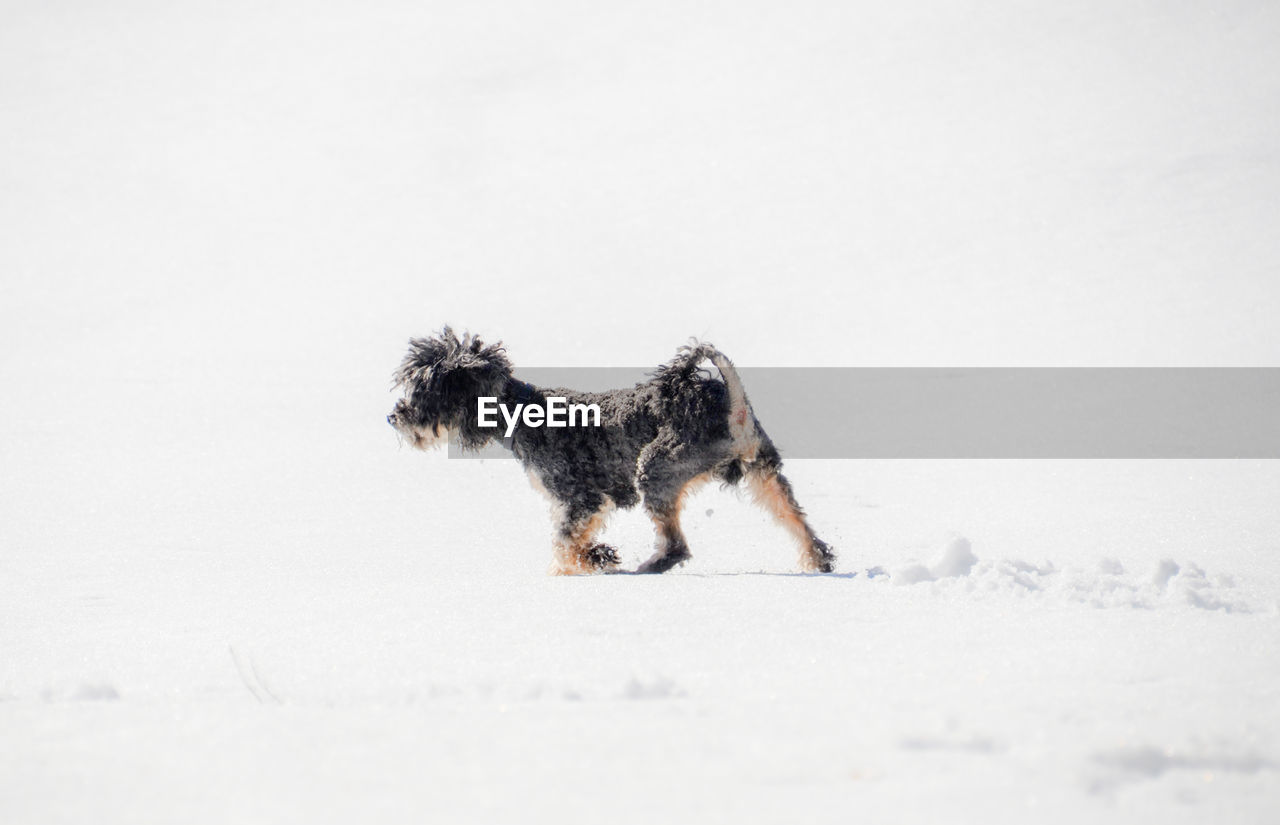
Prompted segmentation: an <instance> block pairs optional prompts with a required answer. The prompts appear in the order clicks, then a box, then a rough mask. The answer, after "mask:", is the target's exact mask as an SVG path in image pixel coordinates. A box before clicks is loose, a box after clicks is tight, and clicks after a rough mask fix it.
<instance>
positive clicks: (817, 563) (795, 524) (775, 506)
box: [747, 472, 825, 573]
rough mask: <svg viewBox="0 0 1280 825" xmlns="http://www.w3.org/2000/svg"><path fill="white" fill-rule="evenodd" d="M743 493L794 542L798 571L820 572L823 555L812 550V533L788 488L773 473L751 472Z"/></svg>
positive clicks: (815, 548) (814, 549)
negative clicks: (798, 565)
mask: <svg viewBox="0 0 1280 825" xmlns="http://www.w3.org/2000/svg"><path fill="white" fill-rule="evenodd" d="M747 489H748V490H750V492H751V498H752V499H753V500H754V501H755V503H756V504H758V505H760V506H761V507H763V508H764V509H765V510H766V511H767V512H768V513H769V515H771V516H773V517H774V519H775V520H776V521H777V522H778V523H779V524H780V525H782V527H783V528H784V529H785V530H786V531H787V532H788V533H789V534H790V535H791V537H792V538H793V539H794V540H795V542H796V545H797V546H798V547H799V550H800V569H801V570H804V571H805V572H810V573H811V572H814V571H817V570H821V569H822V567H823V564H824V561H825V560H824V558H823V554H822V553H821V552H820V551H819V550H818V548H817V547H815V546H814V538H815V537H814V533H813V529H812V528H811V527H809V522H808V521H806V520H805V517H804V510H801V509H800V505H799V504H797V503H796V500H795V496H794V495H792V493H791V489H790V485H787V484H786V482H784V481H781V480H779V477H778V476H777V475H775V474H773V473H754V472H753V473H747Z"/></svg>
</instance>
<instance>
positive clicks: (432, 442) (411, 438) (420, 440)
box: [387, 414, 449, 450]
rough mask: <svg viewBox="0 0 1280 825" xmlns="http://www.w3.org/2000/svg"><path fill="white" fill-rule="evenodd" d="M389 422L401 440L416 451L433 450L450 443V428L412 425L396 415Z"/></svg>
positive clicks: (439, 425)
mask: <svg viewBox="0 0 1280 825" xmlns="http://www.w3.org/2000/svg"><path fill="white" fill-rule="evenodd" d="M387 420H388V422H389V423H390V424H391V426H392V427H394V428H395V430H396V435H398V436H400V440H401V441H402V442H403V443H406V444H408V445H409V446H410V447H413V448H414V449H416V450H431V449H435V448H436V447H440V446H442V445H445V444H448V443H449V428H448V427H446V426H444V425H442V424H436V425H434V426H432V425H430V424H427V425H419V424H410V423H409V422H407V421H404V420H403V419H401V418H400V417H399V416H397V415H395V414H392V415H391V416H389V417H388V419H387Z"/></svg>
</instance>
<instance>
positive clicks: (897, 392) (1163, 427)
mask: <svg viewBox="0 0 1280 825" xmlns="http://www.w3.org/2000/svg"><path fill="white" fill-rule="evenodd" d="M707 366H708V367H709V365H707ZM738 372H739V374H740V375H741V377H742V382H743V384H744V385H745V387H746V391H747V397H748V399H749V400H750V402H751V406H752V408H753V409H754V410H755V413H756V417H757V418H758V419H759V421H760V424H761V426H762V427H763V429H764V431H765V432H766V433H768V434H769V436H770V438H772V439H773V441H774V443H775V444H777V445H778V448H779V450H781V452H782V455H783V457H784V458H1280V368H1043V369H1040V368H971V369H935V368H906V369H903V368H768V367H761V368H751V367H740V368H739V369H738ZM646 373H647V370H644V369H638V368H632V369H628V368H617V369H615V368H538V369H519V370H517V375H518V377H519V378H521V379H522V380H525V381H529V382H531V383H534V384H536V385H538V386H540V387H571V388H573V389H576V390H583V391H593V392H598V391H602V390H607V389H617V388H621V387H631V386H634V385H635V384H636V383H637V382H640V381H644V380H645V379H646ZM711 375H713V376H714V375H716V373H715V370H714V369H711ZM450 455H451V456H454V455H456V456H459V457H461V456H466V455H470V456H476V457H498V456H509V455H510V453H508V452H507V451H506V450H503V449H502V448H501V447H499V446H497V445H496V444H495V445H491V448H490V449H487V450H485V451H482V452H481V453H479V454H475V453H472V454H464V453H461V452H459V451H455V450H453V449H452V448H451V449H450Z"/></svg>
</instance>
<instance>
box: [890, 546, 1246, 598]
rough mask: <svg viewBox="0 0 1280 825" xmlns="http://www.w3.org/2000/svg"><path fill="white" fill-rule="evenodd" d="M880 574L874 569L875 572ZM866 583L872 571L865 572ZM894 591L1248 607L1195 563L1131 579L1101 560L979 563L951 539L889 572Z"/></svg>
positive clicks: (1169, 565)
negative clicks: (913, 588)
mask: <svg viewBox="0 0 1280 825" xmlns="http://www.w3.org/2000/svg"><path fill="white" fill-rule="evenodd" d="M874 569H875V570H879V568H874ZM868 574H869V577H870V578H874V576H872V575H871V571H868ZM889 580H890V581H892V582H893V583H894V584H897V585H904V586H909V585H917V584H923V583H932V584H933V586H934V588H935V589H936V590H938V591H939V592H941V591H947V590H954V589H956V588H961V589H963V590H966V591H971V592H986V593H1009V594H1016V595H1019V596H1022V595H1027V594H1032V593H1035V594H1049V595H1051V596H1054V597H1057V598H1059V599H1061V600H1064V601H1069V602H1081V603H1085V604H1090V605H1093V606H1094V607H1136V608H1143V609H1151V608H1154V607H1156V606H1157V605H1161V604H1173V605H1178V604H1186V605H1190V606H1192V607H1196V608H1200V609H1202V610H1221V611H1224V612H1227V613H1251V612H1253V609H1252V607H1251V606H1250V605H1249V604H1248V603H1247V602H1246V601H1245V600H1244V598H1243V597H1242V596H1241V595H1240V594H1239V593H1238V592H1237V591H1236V583H1235V580H1234V579H1233V578H1232V577H1231V576H1228V575H1214V576H1212V577H1211V576H1209V574H1207V573H1206V572H1205V571H1204V569H1203V568H1201V567H1199V566H1198V565H1196V564H1194V563H1190V562H1188V563H1186V564H1178V563H1177V562H1175V561H1174V560H1172V559H1162V560H1161V561H1160V562H1158V563H1157V564H1156V566H1155V569H1154V570H1152V571H1151V572H1149V573H1147V574H1146V575H1141V574H1130V573H1129V572H1128V571H1127V570H1126V569H1125V567H1124V565H1123V564H1121V563H1120V561H1118V560H1117V559H1112V558H1104V559H1102V560H1100V561H1099V562H1098V563H1097V564H1096V565H1095V566H1094V567H1093V568H1082V567H1071V566H1068V567H1063V568H1061V569H1060V568H1059V567H1058V566H1057V565H1055V564H1053V563H1052V562H1049V561H1046V562H1043V563H1041V564H1033V563H1031V562H1027V561H1023V560H1021V559H999V560H995V561H983V560H980V559H979V558H978V557H977V555H976V554H975V553H974V552H973V548H972V546H971V545H970V543H969V540H968V539H966V538H964V537H963V536H957V537H955V538H952V539H950V540H949V541H948V542H947V543H946V544H945V545H944V546H943V547H942V549H941V550H940V551H939V553H938V556H937V558H936V559H935V560H934V562H933V563H932V564H930V565H925V564H922V563H919V562H914V563H911V564H907V565H905V566H903V567H900V568H898V569H896V570H894V571H892V572H891V573H890V575H889Z"/></svg>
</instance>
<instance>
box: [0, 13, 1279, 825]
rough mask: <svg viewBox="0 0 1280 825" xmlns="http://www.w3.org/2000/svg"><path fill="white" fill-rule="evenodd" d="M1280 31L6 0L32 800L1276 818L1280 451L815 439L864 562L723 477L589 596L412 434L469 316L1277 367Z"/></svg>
mask: <svg viewBox="0 0 1280 825" xmlns="http://www.w3.org/2000/svg"><path fill="white" fill-rule="evenodd" d="M1277 42H1280V11H1278V10H1277V7H1276V6H1275V5H1274V4H1270V3H1265V2H1215V3H1211V4H1194V3H1174V2H1167V3H1147V2H1136V0H1134V1H1132V2H1131V1H1130V0H1124V1H1123V2H1105V3H1104V2H1088V3H1076V4H1067V5H1065V6H1064V5H1062V4H1055V3H1030V2H1025V3H1023V2H1020V3H999V4H990V3H960V2H935V3H912V4H883V3H877V4H861V3H809V2H791V3H785V4H754V3H733V4H729V3H700V4H693V3H661V2H653V1H652V0H650V1H649V2H644V3H605V4H601V3H585V2H584V3H569V2H559V0H555V1H554V2H541V3H514V2H505V3H499V2H479V3H469V4H463V5H460V4H446V3H424V2H416V3H290V2H256V3H234V2H218V3H214V2H208V3H148V2H114V3H109V4H102V3H77V2H57V3H50V2H21V1H18V2H7V3H4V4H3V5H2V6H0V278H2V279H3V280H2V281H0V386H3V387H4V391H3V392H2V393H0V424H3V427H4V433H3V439H4V449H3V461H2V465H0V466H2V469H0V819H3V820H5V821H6V822H15V823H25V822H63V821H65V822H84V821H96V822H130V823H136V822H170V821H184V822H198V821H209V822H214V821H292V822H317V821H343V822H349V821H353V820H356V819H366V820H374V821H405V822H421V821H427V820H429V819H431V818H433V817H434V818H436V819H437V820H438V821H443V820H445V819H447V820H451V821H458V820H463V819H484V820H495V821H516V820H542V819H546V820H552V819H554V820H558V821H566V820H568V821H599V820H600V819H602V818H607V819H610V820H618V821H629V820H637V821H640V820H646V819H647V820H652V819H653V818H655V817H663V818H666V819H668V820H675V821H708V820H712V821H714V820H717V819H719V820H722V821H734V822H741V821H748V820H762V821H764V820H774V821H794V820H796V819H798V818H804V819H807V820H809V821H833V822H837V821H838V822H844V821H850V820H853V819H855V818H859V819H871V820H877V819H879V820H893V821H921V822H930V821H937V820H938V819H939V818H944V817H945V818H950V819H968V820H979V819H981V820H993V821H1009V822H1024V821H1028V819H1031V818H1034V819H1036V820H1037V821H1075V820H1080V819H1085V818H1088V819H1090V820H1096V819H1108V818H1110V819H1114V820H1117V821H1121V820H1123V821H1134V820H1135V819H1137V818H1142V819H1157V818H1159V819H1162V820H1169V821H1203V820H1205V819H1209V818H1211V817H1212V818H1222V819H1225V820H1229V821H1232V822H1246V821H1257V822H1262V821H1266V820H1267V819H1268V818H1269V817H1270V816H1272V815H1273V813H1274V811H1275V810H1276V809H1277V806H1278V805H1280V775H1278V774H1277V769H1278V768H1277V766H1278V765H1280V714H1278V713H1277V710H1276V708H1277V707H1280V703H1278V700H1280V695H1277V688H1276V687H1275V686H1276V684H1277V677H1280V656H1277V654H1276V652H1275V651H1276V650H1277V644H1278V643H1280V625H1277V617H1278V615H1280V605H1278V599H1280V555H1278V552H1280V516H1277V514H1276V513H1277V510H1276V507H1275V502H1276V501H1277V500H1280V498H1278V497H1277V494H1280V469H1278V468H1277V466H1276V464H1275V462H1266V461H1212V462H1207V461H1206V462H1185V461H1183V462H1179V461H1156V462H1141V463H1139V462H1048V461H1046V462H925V461H912V462H905V461H903V462H893V461H884V462H795V463H793V464H792V465H789V473H790V475H791V476H792V478H793V481H794V482H795V484H796V487H797V493H798V496H799V497H800V499H801V501H802V503H803V504H804V505H805V506H806V507H807V509H808V510H809V511H810V514H811V516H812V520H813V522H814V524H815V526H816V528H817V529H818V531H819V533H820V534H821V535H823V536H824V537H826V538H827V539H828V540H829V541H831V542H832V543H833V544H834V545H835V546H836V547H837V549H838V550H839V552H840V553H841V561H840V564H839V567H838V575H836V576H831V577H797V576H792V575H787V574H789V573H791V572H793V571H794V570H795V564H794V556H793V551H792V550H791V549H790V548H789V547H787V546H786V542H785V537H784V536H783V535H782V533H781V532H780V531H777V530H775V529H774V528H772V527H771V526H770V525H768V524H767V523H766V522H765V521H764V519H763V517H762V516H760V515H759V514H758V513H755V512H753V511H752V510H751V509H750V508H749V507H748V506H747V505H746V504H745V503H742V502H740V501H738V500H736V499H735V497H734V496H733V495H732V494H731V493H723V492H719V491H715V490H710V491H707V492H706V493H704V494H701V495H700V496H698V497H697V498H695V499H694V500H693V501H692V502H691V504H690V506H689V510H688V513H689V515H688V518H687V519H686V526H687V530H688V532H689V535H690V541H691V544H692V546H693V550H694V558H693V560H692V561H691V562H689V563H688V564H687V565H686V566H684V567H683V568H681V569H679V570H677V571H673V573H672V574H669V575H666V576H662V577H658V578H652V579H649V578H646V579H638V578H635V577H592V578H575V579H558V578H550V577H547V576H546V575H545V570H546V567H547V564H548V562H549V560H550V546H549V540H548V539H549V531H550V527H549V523H548V522H547V519H546V515H545V512H544V510H545V505H544V504H543V502H542V501H541V500H540V499H539V498H538V497H537V495H536V494H535V493H533V492H532V491H531V490H529V488H528V485H527V483H526V482H525V480H524V478H523V475H522V474H521V473H520V471H519V469H518V467H517V466H515V465H514V464H512V463H511V462H485V463H484V464H480V463H477V462H462V461H448V460H446V459H445V458H444V457H443V456H442V455H439V454H435V455H426V456H424V455H421V454H417V453H413V452H411V451H409V450H407V449H398V448H397V442H396V439H395V436H394V434H393V433H392V431H391V430H390V428H388V427H387V426H386V423H385V421H384V417H385V415H386V413H387V412H388V411H389V410H390V407H391V405H392V403H393V401H394V399H393V397H392V396H391V395H390V394H389V393H388V391H387V390H388V386H389V383H390V381H389V376H390V373H391V370H392V369H393V368H394V367H395V365H396V364H397V363H398V361H399V358H400V356H401V354H402V352H403V347H404V343H405V341H406V339H407V338H408V337H410V336H412V335H425V334H428V333H430V332H431V331H433V330H435V329H438V328H439V327H440V326H441V325H442V324H444V323H446V322H448V323H452V324H454V325H455V326H457V327H458V328H459V329H462V328H466V329H470V330H472V331H475V332H478V333H481V334H484V335H487V336H490V337H492V338H501V339H503V340H505V341H506V342H507V345H508V348H509V352H510V355H511V357H512V358H513V360H514V361H515V363H516V364H517V367H518V366H519V365H521V364H525V365H531V366H533V365H537V366H550V365H556V366H561V365H594V366H636V365H645V364H656V363H658V362H660V361H663V360H666V359H667V358H668V357H670V355H671V354H672V352H673V351H674V349H675V348H676V347H677V346H678V345H680V344H682V343H684V342H685V341H686V340H687V339H688V337H689V336H691V335H697V336H700V337H703V338H706V339H707V340H710V341H712V342H714V343H715V344H716V345H718V346H719V347H720V348H722V349H723V350H725V351H726V352H727V353H729V354H730V355H731V356H732V357H733V358H734V359H735V360H736V361H737V362H738V363H739V364H741V365H749V366H913V365H914V366H952V365H954V366H997V365H999V366H1064V365H1070V366H1120V365H1123V366H1245V365H1249V366H1276V365H1277V362H1278V360H1280V334H1277V331H1276V330H1277V324H1276V318H1277V317H1278V316H1280V234H1278V233H1277V232H1276V230H1275V227H1277V226H1280V198H1277V193H1280V58H1277V56H1276V55H1277V54H1280V52H1277V50H1276V48H1275V44H1276V43H1277ZM748 391H750V387H748ZM764 423H765V426H766V428H767V426H768V422H767V421H766V422H764ZM780 446H781V447H782V449H783V450H784V455H785V449H786V445H785V444H782V445H780ZM610 540H611V541H614V542H615V543H617V544H618V546H619V549H620V550H621V551H622V554H623V558H624V560H625V561H626V562H627V563H628V564H629V565H634V564H635V563H637V562H638V561H639V560H641V559H642V558H644V557H645V556H647V555H648V552H649V550H650V547H649V545H650V542H651V536H650V535H649V532H648V526H647V524H646V523H645V522H644V519H643V518H642V517H640V516H638V515H635V514H627V515H625V516H623V517H621V518H620V519H618V521H617V523H616V524H615V526H614V528H613V530H612V531H611V533H610ZM974 559H976V561H974ZM1165 560H1168V561H1169V562H1170V563H1171V564H1172V565H1174V566H1176V572H1173V570H1174V568H1173V567H1170V566H1169V565H1168V564H1164V565H1162V562H1164V561H1165ZM873 568H882V569H883V570H884V571H885V575H882V576H875V577H874V578H871V577H869V576H868V570H870V569H873ZM855 574H856V575H855Z"/></svg>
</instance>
